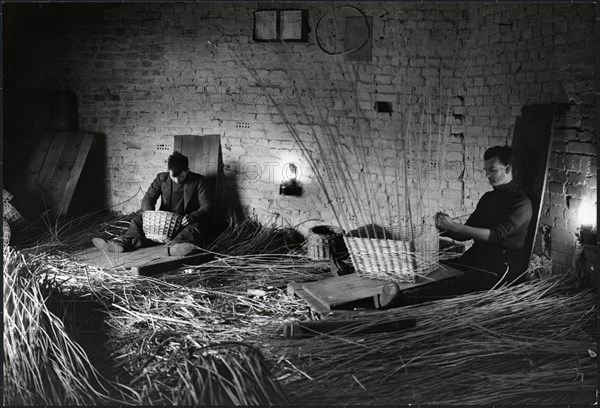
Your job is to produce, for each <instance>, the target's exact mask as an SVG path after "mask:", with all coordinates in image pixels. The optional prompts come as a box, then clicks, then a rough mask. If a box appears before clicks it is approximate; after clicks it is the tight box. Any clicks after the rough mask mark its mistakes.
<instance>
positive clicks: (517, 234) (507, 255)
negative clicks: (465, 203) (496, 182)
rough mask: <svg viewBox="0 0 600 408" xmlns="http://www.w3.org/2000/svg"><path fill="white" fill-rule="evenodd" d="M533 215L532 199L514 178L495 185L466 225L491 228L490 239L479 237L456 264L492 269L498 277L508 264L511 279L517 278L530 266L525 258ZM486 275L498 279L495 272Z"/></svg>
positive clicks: (490, 278) (482, 275)
mask: <svg viewBox="0 0 600 408" xmlns="http://www.w3.org/2000/svg"><path fill="white" fill-rule="evenodd" d="M531 217H532V208H531V201H530V200H529V198H527V196H526V195H525V194H524V193H523V192H522V191H521V190H520V189H519V187H518V186H517V184H516V183H515V182H514V181H511V182H510V183H507V184H504V185H502V186H498V187H494V190H493V191H488V192H487V193H485V194H484V195H483V197H481V199H480V200H479V202H478V203H477V207H476V208H475V211H474V212H473V214H471V216H470V217H469V219H468V220H467V222H466V225H469V226H471V227H477V228H488V229H489V230H490V241H489V242H482V241H477V240H476V241H475V243H474V244H473V246H472V247H471V248H470V249H469V250H468V251H467V252H465V253H464V254H463V256H462V257H461V258H459V259H458V260H456V261H455V264H456V265H458V264H461V265H466V266H470V267H472V268H474V269H475V270H479V271H487V272H491V273H493V274H495V275H496V278H498V279H499V278H500V277H501V276H502V275H503V274H504V272H505V271H506V267H507V265H508V266H509V267H510V268H509V272H508V275H507V277H508V280H509V281H510V280H512V279H515V278H517V277H518V276H519V275H520V274H521V273H522V272H523V271H524V270H525V269H527V265H526V264H525V263H524V261H523V260H524V258H525V257H524V253H523V246H524V244H525V237H526V236H527V229H528V226H529V222H530V221H531ZM475 275H477V276H478V278H479V277H484V278H485V277H486V275H485V273H484V274H482V273H479V274H475ZM487 278H489V280H490V282H492V281H493V280H494V279H496V278H493V277H492V275H489V276H487ZM491 286H493V282H492V284H491ZM491 286H489V287H488V288H487V289H489V288H490V287H491Z"/></svg>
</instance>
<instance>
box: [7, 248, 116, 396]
mask: <svg viewBox="0 0 600 408" xmlns="http://www.w3.org/2000/svg"><path fill="white" fill-rule="evenodd" d="M3 255H4V268H3V280H4V282H3V284H4V296H3V306H4V333H3V340H4V360H3V363H4V366H3V368H4V371H3V381H4V399H3V403H4V405H65V404H67V405H69V404H74V405H75V404H77V405H93V404H97V403H107V402H109V401H111V400H110V397H109V396H108V392H107V390H106V388H104V386H103V385H102V381H101V379H100V377H99V376H98V373H97V371H96V370H95V369H94V367H93V366H92V365H91V363H90V361H89V359H88V358H87V356H86V354H85V352H84V351H83V349H82V348H81V347H80V346H79V345H78V344H77V343H75V342H74V341H73V340H72V339H71V338H70V337H69V335H68V334H67V332H66V330H65V327H64V325H63V322H62V321H61V320H60V319H59V318H58V317H57V316H56V315H54V314H53V313H52V312H51V311H50V310H49V309H48V307H47V305H46V297H47V292H48V290H47V289H48V288H45V287H44V283H43V282H40V280H39V278H38V277H36V276H35V275H34V273H33V271H35V270H36V266H37V264H38V263H39V262H43V259H41V258H37V259H32V258H29V259H27V260H26V259H25V257H24V256H23V255H21V254H18V253H16V252H14V251H13V250H12V249H10V248H5V249H4V252H3Z"/></svg>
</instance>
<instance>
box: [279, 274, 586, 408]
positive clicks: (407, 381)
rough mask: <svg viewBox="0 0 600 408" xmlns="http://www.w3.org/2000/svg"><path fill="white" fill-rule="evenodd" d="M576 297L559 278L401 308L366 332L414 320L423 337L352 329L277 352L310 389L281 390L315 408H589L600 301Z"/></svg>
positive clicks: (298, 385) (297, 385)
mask: <svg viewBox="0 0 600 408" xmlns="http://www.w3.org/2000/svg"><path fill="white" fill-rule="evenodd" d="M570 289H571V288H570V287H569V285H568V284H567V283H565V282H561V281H560V279H559V278H556V277H554V278H551V279H546V280H543V281H538V282H529V283H525V284H522V285H519V286H516V287H510V288H507V287H503V288H499V289H496V290H493V291H490V292H479V293H473V294H469V295H464V296H462V297H457V298H453V299H447V300H440V301H435V302H430V303H426V304H422V305H415V306H409V307H404V308H401V309H396V310H392V311H390V312H389V313H387V314H385V315H377V314H371V317H372V321H370V322H369V323H368V324H369V325H375V324H379V323H382V322H385V321H394V319H397V320H400V319H406V318H416V319H417V322H418V324H417V328H415V329H412V330H409V331H406V332H403V333H380V334H370V335H360V334H357V333H356V332H358V331H360V330H361V328H360V327H354V328H353V329H352V330H353V331H354V333H353V332H350V331H345V332H344V331H339V332H337V333H330V334H328V335H326V336H325V335H323V336H320V337H318V338H312V339H310V340H298V341H297V342H296V343H295V344H293V345H291V344H289V343H285V344H282V343H278V345H277V346H278V347H282V349H281V350H279V351H275V350H272V351H273V352H274V353H279V354H285V355H287V358H288V359H289V360H291V361H292V362H293V364H294V365H295V366H297V367H298V368H299V369H300V370H302V371H303V372H304V373H306V375H307V377H310V378H311V379H312V381H306V378H304V379H303V378H296V379H295V381H293V382H290V383H285V384H284V385H285V386H286V388H287V389H289V390H290V393H291V395H292V397H293V398H294V399H295V400H297V401H302V402H303V403H309V404H310V403H322V404H334V403H335V404H372V403H376V404H458V403H462V404H511V403H512V404H515V403H520V404H523V403H546V404H554V403H589V402H592V401H594V400H595V391H596V387H597V379H598V378H597V370H596V367H597V362H596V354H595V350H596V326H595V321H594V319H595V313H596V297H595V294H594V293H593V292H591V291H584V292H572V291H571V290H570ZM366 315H367V316H369V313H366ZM274 347H275V346H274ZM333 389H340V390H342V389H343V390H344V392H343V394H341V395H340V394H337V393H336V394H335V395H334V393H332V391H331V390H333ZM292 390H293V391H292Z"/></svg>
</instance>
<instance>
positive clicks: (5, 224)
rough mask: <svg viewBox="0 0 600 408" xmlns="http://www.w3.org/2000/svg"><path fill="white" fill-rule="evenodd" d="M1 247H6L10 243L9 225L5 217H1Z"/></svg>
mask: <svg viewBox="0 0 600 408" xmlns="http://www.w3.org/2000/svg"><path fill="white" fill-rule="evenodd" d="M2 235H3V236H2V247H3V248H4V247H6V246H7V245H8V244H10V226H9V225H8V222H6V220H5V219H2Z"/></svg>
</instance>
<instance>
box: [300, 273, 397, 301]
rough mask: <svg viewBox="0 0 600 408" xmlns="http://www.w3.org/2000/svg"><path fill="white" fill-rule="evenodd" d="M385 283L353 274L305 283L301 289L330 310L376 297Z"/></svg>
mask: <svg viewBox="0 0 600 408" xmlns="http://www.w3.org/2000/svg"><path fill="white" fill-rule="evenodd" d="M386 283H387V281H383V280H375V279H368V278H362V277H360V276H358V275H357V274H355V273H354V274H349V275H343V276H336V277H333V278H329V279H323V280H321V281H318V282H312V283H305V284H304V285H303V286H302V287H303V289H304V290H305V291H306V292H308V293H309V294H310V295H311V296H313V297H314V298H316V299H318V300H319V301H320V302H322V303H324V304H326V305H327V306H328V307H329V308H332V307H334V306H339V305H343V304H344V303H349V302H353V301H356V300H360V299H367V298H369V297H372V296H375V295H378V294H379V293H381V290H382V287H383V286H384V285H385V284H386Z"/></svg>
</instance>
